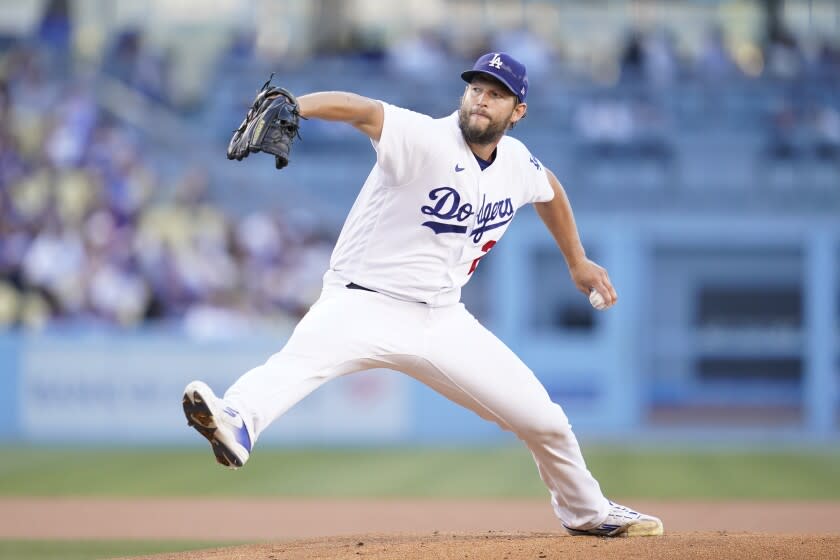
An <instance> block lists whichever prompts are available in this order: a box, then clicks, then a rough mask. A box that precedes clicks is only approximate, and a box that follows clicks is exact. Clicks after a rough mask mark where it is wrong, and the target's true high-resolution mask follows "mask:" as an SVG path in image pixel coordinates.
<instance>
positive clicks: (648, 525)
mask: <svg viewBox="0 0 840 560" xmlns="http://www.w3.org/2000/svg"><path fill="white" fill-rule="evenodd" d="M563 526H564V527H566V531H568V532H569V534H571V535H594V536H597V537H657V536H660V535H662V534H663V533H664V531H665V529H664V527H663V526H662V521H661V520H660V519H659V518H657V517H653V516H652V515H645V514H644V513H639V512H637V511H633V510H632V509H630V508H628V507H625V506H623V505H621V504H616V503H613V502H610V511H609V513H608V514H607V518H606V519H605V520H604V522H603V523H601V524H600V525H598V526H597V527H592V528H591V529H572V528H571V527H568V526H567V525H563Z"/></svg>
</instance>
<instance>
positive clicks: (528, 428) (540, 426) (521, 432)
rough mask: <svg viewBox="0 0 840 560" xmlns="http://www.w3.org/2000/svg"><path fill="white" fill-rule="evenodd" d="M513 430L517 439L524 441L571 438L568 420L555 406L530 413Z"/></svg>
mask: <svg viewBox="0 0 840 560" xmlns="http://www.w3.org/2000/svg"><path fill="white" fill-rule="evenodd" d="M514 430H515V432H516V435H517V436H518V437H519V439H522V440H525V441H528V440H546V439H549V440H552V439H558V438H559V439H566V438H568V437H570V436H572V426H571V424H569V419H568V418H567V417H566V414H565V413H564V412H563V409H561V408H560V407H559V406H558V405H556V404H552V405H551V406H549V407H544V408H542V409H537V410H534V411H532V412H531V414H529V416H528V418H526V419H523V421H522V422H521V423H520V425H518V426H515V427H514Z"/></svg>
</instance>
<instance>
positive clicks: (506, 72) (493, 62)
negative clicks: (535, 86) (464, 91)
mask: <svg viewBox="0 0 840 560" xmlns="http://www.w3.org/2000/svg"><path fill="white" fill-rule="evenodd" d="M478 74H486V75H488V76H491V77H493V78H496V79H497V80H499V81H500V82H502V83H503V84H505V85H506V86H507V88H508V89H509V90H510V91H511V92H512V93H513V94H514V95H515V96H516V97H517V99H519V102H520V103H525V97H526V96H527V95H528V72H526V70H525V65H524V64H522V63H521V62H519V61H518V60H516V59H515V58H513V57H512V56H510V55H509V54H507V53H503V52H494V53H487V54H485V55H483V56H481V57H480V58H479V59H478V60H476V61H475V64H473V67H472V70H467V71H465V72H462V73H461V77H462V78H463V79H464V81H465V82H467V83H470V82H472V79H473V78H475V76H476V75H478Z"/></svg>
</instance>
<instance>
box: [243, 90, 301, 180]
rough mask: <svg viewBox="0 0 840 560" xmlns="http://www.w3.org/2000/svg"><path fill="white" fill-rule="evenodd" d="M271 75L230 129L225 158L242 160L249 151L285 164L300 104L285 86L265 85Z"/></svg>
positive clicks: (297, 124)
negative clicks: (260, 153)
mask: <svg viewBox="0 0 840 560" xmlns="http://www.w3.org/2000/svg"><path fill="white" fill-rule="evenodd" d="M273 77H274V74H273V73H272V74H271V77H269V78H268V81H267V82H266V83H265V84H263V87H262V89H260V91H259V92H257V96H256V97H255V98H254V102H253V103H251V107H250V108H249V109H248V113H246V115H245V120H243V121H242V124H241V125H239V128H237V129H236V130H234V131H233V137H232V138H231V139H230V143H229V144H228V149H227V157H228V159H235V160H237V161H242V159H244V158H246V157H248V155H249V154H250V153H251V152H266V153H268V154H272V155H273V156H274V164H275V167H276V168H277V169H283V168H284V167H286V166H287V165H288V164H289V151H290V150H291V148H292V142H293V141H294V139H295V138H296V137H297V138H300V132H299V129H300V119H302V118H303V117H301V116H300V107H299V106H298V102H297V99H296V98H295V96H294V95H293V94H292V93H291V92H290V91H288V90H286V89H283V88H281V87H277V86H272V85H269V84H270V83H271V78H273Z"/></svg>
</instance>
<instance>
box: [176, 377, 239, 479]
mask: <svg viewBox="0 0 840 560" xmlns="http://www.w3.org/2000/svg"><path fill="white" fill-rule="evenodd" d="M183 406H184V416H186V417H187V425H188V426H192V427H193V428H195V429H196V431H197V432H198V433H200V434H201V435H203V436H204V437H205V438H207V441H209V442H210V445H211V446H212V448H213V454H214V455H215V456H216V461H218V462H219V463H220V464H222V465H224V466H226V467H228V468H231V469H238V468H239V467H241V466H242V465H244V464H245V461H247V460H248V457H250V455H251V441H252V440H251V434H249V433H248V427H247V426H246V425H245V420H244V419H243V418H242V415H241V414H239V412H238V411H236V410H234V409H232V408H231V407H229V406H227V405H226V404H225V401H223V400H222V399H220V398H218V397H217V396H216V395H215V394H214V393H213V390H212V389H211V388H210V387H208V386H207V384H206V383H204V382H202V381H193V382H192V383H190V384H189V385H187V387H186V389H184V399H183Z"/></svg>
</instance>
